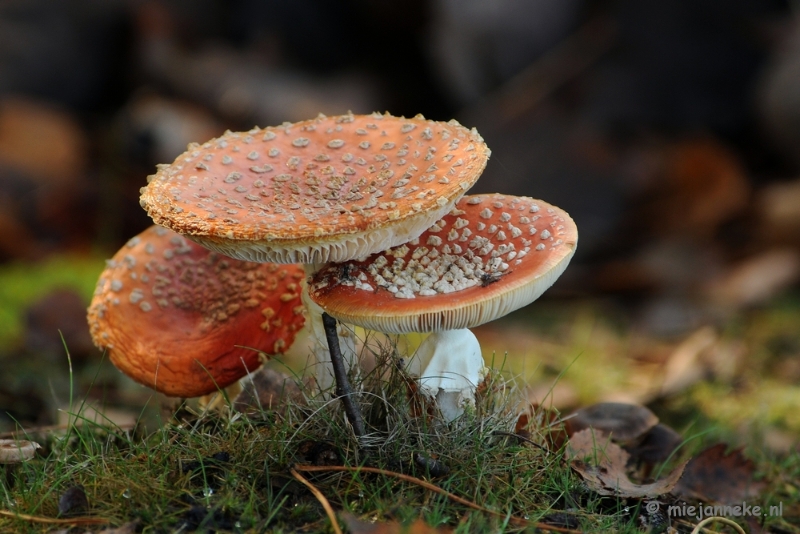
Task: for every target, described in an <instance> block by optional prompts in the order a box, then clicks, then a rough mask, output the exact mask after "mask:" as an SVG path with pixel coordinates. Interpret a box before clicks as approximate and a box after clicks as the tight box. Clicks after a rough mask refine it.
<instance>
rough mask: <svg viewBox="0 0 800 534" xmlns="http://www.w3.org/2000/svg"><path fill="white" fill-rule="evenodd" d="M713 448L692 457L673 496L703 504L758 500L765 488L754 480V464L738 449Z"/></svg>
mask: <svg viewBox="0 0 800 534" xmlns="http://www.w3.org/2000/svg"><path fill="white" fill-rule="evenodd" d="M727 448H728V446H727V445H725V444H724V443H720V444H718V445H714V446H713V447H710V448H708V449H706V450H704V451H703V452H701V453H700V454H699V455H697V456H696V457H694V458H692V459H691V460H690V461H689V462H688V465H687V466H686V470H685V472H684V473H683V476H682V477H681V479H680V480H679V481H678V484H677V485H676V486H675V493H677V494H679V495H681V496H682V497H684V498H687V499H697V500H699V501H702V502H705V503H710V502H713V503H720V504H736V503H741V502H743V501H745V500H747V499H752V498H753V497H757V496H758V495H759V494H760V493H761V492H762V491H763V490H764V487H765V486H766V483H765V482H763V481H756V480H754V479H753V475H754V473H755V464H754V463H753V462H752V460H749V459H748V458H745V456H744V455H743V454H742V451H741V449H735V450H733V451H731V452H730V453H728V454H725V451H726V450H727Z"/></svg>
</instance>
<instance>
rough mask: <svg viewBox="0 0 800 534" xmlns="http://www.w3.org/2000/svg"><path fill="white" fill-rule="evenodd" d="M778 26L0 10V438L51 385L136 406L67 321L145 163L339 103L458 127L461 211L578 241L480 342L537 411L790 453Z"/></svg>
mask: <svg viewBox="0 0 800 534" xmlns="http://www.w3.org/2000/svg"><path fill="white" fill-rule="evenodd" d="M798 14H799V12H798V10H797V4H796V3H794V2H790V1H788V0H786V1H779V0H726V1H712V0H670V1H669V2H664V1H661V0H616V1H614V0H609V1H591V0H402V1H401V0H381V1H368V0H60V1H59V2H50V1H46V0H4V1H3V2H0V433H2V432H4V431H6V432H7V431H9V430H12V429H14V428H15V427H17V426H18V425H22V426H26V427H28V426H31V425H57V424H59V421H60V419H59V418H60V417H61V418H62V419H61V420H62V421H63V411H61V412H59V410H64V409H67V408H68V407H69V403H70V383H72V384H73V386H74V389H73V391H72V399H73V402H74V401H75V399H79V400H80V401H81V402H85V403H87V404H88V405H91V406H97V407H98V409H99V407H100V406H102V407H103V411H104V413H105V417H109V418H111V419H112V420H114V421H117V422H119V423H120V424H132V422H133V421H135V419H136V417H137V416H138V414H139V409H140V408H138V407H140V406H141V405H143V404H144V403H146V402H148V400H149V401H150V402H151V403H154V401H153V398H154V397H153V395H152V394H151V392H149V391H148V390H145V389H143V388H140V387H138V386H135V385H133V384H131V383H128V382H125V381H124V380H123V379H122V377H121V375H120V374H119V373H118V372H117V371H116V370H115V369H114V368H113V367H112V366H110V364H108V362H106V361H103V360H102V354H101V353H99V352H98V351H97V350H96V349H94V347H93V346H92V343H91V339H90V338H89V335H88V328H87V327H86V321H85V308H86V306H87V304H88V299H89V298H90V296H91V293H92V289H93V286H94V283H95V281H96V280H97V276H98V275H99V273H100V271H101V270H102V269H103V266H104V264H103V259H104V258H106V257H110V256H111V255H112V254H113V253H114V252H115V251H116V250H117V249H118V248H119V247H120V246H121V245H122V244H123V243H124V242H125V241H126V240H127V239H129V238H130V237H131V236H133V235H135V234H137V233H138V232H140V231H142V230H143V229H144V228H146V227H147V226H149V225H150V224H151V222H150V220H149V219H148V218H147V216H146V215H145V213H144V212H143V210H142V209H141V208H140V207H139V203H138V196H139V188H140V187H141V186H143V185H144V184H145V179H146V176H147V175H148V174H152V173H153V172H154V170H155V165H156V164H157V163H168V162H171V161H172V160H173V159H174V158H175V157H176V156H177V155H178V154H179V153H181V152H182V151H183V150H184V149H185V147H186V144H187V143H189V142H192V141H199V142H202V141H205V140H207V139H210V138H212V137H216V136H218V135H220V134H221V133H222V132H223V131H224V130H225V129H231V130H244V129H250V128H252V127H253V125H259V126H262V127H263V126H268V125H276V124H280V123H282V122H284V121H296V120H303V119H307V118H312V117H314V116H316V115H317V114H318V113H320V112H322V113H325V114H328V115H332V114H339V113H344V112H346V111H348V110H352V111H353V112H355V113H369V112H372V111H388V112H390V113H392V114H394V115H406V116H413V115H416V114H417V113H422V114H424V115H425V116H426V117H428V118H432V119H436V120H449V119H451V118H456V119H458V120H459V121H460V122H461V123H462V124H464V125H466V126H468V127H476V128H477V129H478V131H479V132H480V133H481V134H482V135H483V136H484V138H485V139H486V141H487V143H488V145H489V146H490V147H491V149H492V158H491V160H490V162H489V165H488V168H487V170H486V173H485V174H484V176H483V177H482V178H481V180H480V181H479V182H478V184H477V185H476V187H475V188H474V189H473V191H472V192H495V191H496V192H503V193H510V194H516V195H528V196H533V197H536V198H541V199H544V200H546V201H548V202H551V203H553V204H556V205H558V206H560V207H562V208H564V209H566V210H567V211H568V212H569V213H570V214H571V215H572V216H573V218H574V219H575V221H576V222H577V224H578V227H579V229H580V236H581V237H580V246H579V248H578V252H577V255H576V257H575V259H574V260H573V263H572V265H571V266H570V268H569V269H568V270H567V273H566V274H565V275H564V276H563V277H562V279H560V280H559V282H558V283H557V284H556V285H555V286H554V287H553V288H552V289H551V290H550V291H549V292H548V294H547V295H546V296H545V297H544V298H543V299H541V301H540V302H537V303H534V304H533V305H532V306H530V307H529V308H528V309H526V310H522V311H520V312H518V313H515V314H513V315H512V316H511V317H509V318H508V319H507V320H504V321H498V322H496V323H492V324H490V325H486V326H484V327H481V328H479V329H477V330H476V332H477V333H478V335H479V338H480V339H481V341H482V343H483V345H484V351H485V355H486V357H487V359H492V361H493V362H494V363H495V365H496V366H500V365H501V364H502V365H504V366H505V367H504V369H506V370H509V372H513V373H517V374H520V376H521V377H522V379H523V380H525V381H526V382H527V383H528V384H529V386H530V390H529V391H530V398H531V400H532V401H536V402H540V403H548V404H553V405H555V406H556V407H557V408H559V409H561V410H570V409H572V408H575V407H577V406H580V405H582V404H586V403H589V402H594V401H597V400H629V401H634V402H640V403H646V404H648V405H650V406H652V407H655V408H656V409H657V410H659V411H660V414H661V415H662V416H663V417H667V418H669V417H671V418H672V421H673V422H674V424H675V425H676V426H677V427H679V428H680V429H681V430H686V429H687V427H688V426H691V425H694V424H701V426H702V424H713V425H718V427H719V428H721V429H722V430H720V432H721V433H726V435H728V436H729V437H730V439H733V440H738V441H740V442H742V441H747V442H754V441H755V442H758V443H763V444H764V445H765V446H766V447H769V448H770V449H774V450H778V451H785V450H787V449H789V448H792V447H796V446H797V443H798V439H800V410H798V407H800V293H798V281H800V24H799V23H800V19H799V18H798ZM509 331H511V335H510V334H509ZM62 336H63V339H62ZM65 346H66V347H68V349H69V352H70V358H67V351H66V349H65ZM155 404H157V402H155ZM132 407H134V408H132ZM59 414H61V415H59ZM715 428H716V427H715Z"/></svg>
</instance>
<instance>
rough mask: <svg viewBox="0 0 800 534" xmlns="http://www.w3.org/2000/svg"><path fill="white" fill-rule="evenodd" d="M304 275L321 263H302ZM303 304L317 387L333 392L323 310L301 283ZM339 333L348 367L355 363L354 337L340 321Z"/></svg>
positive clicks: (331, 370) (306, 287)
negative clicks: (323, 323)
mask: <svg viewBox="0 0 800 534" xmlns="http://www.w3.org/2000/svg"><path fill="white" fill-rule="evenodd" d="M303 267H304V269H305V271H306V275H307V276H311V275H312V274H314V273H315V272H316V271H317V270H318V268H319V267H321V265H317V264H305V265H303ZM301 296H302V299H303V305H304V306H305V307H306V324H307V325H308V328H309V333H310V336H309V344H310V347H309V348H310V350H311V353H312V355H313V359H314V361H313V366H314V376H315V378H316V380H317V387H319V390H320V391H321V392H323V393H326V392H333V386H334V384H335V382H336V381H335V378H334V375H333V365H332V364H331V353H330V350H328V342H327V340H326V339H325V327H324V326H323V325H322V312H323V311H324V310H323V309H322V308H320V307H319V305H318V304H316V303H315V302H314V301H313V300H311V298H310V297H309V296H308V286H307V285H306V284H303V292H302V295H301ZM337 333H338V334H339V347H340V349H341V352H342V358H343V359H344V361H345V363H346V364H347V368H348V369H352V368H353V367H355V365H356V339H355V336H354V335H353V332H352V331H351V330H349V329H348V328H347V327H346V326H345V325H343V324H342V323H338V325H337Z"/></svg>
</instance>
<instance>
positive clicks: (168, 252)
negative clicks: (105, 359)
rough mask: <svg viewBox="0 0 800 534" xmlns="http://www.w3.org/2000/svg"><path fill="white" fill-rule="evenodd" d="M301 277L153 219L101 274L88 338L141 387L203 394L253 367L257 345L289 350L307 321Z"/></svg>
mask: <svg viewBox="0 0 800 534" xmlns="http://www.w3.org/2000/svg"><path fill="white" fill-rule="evenodd" d="M303 278H304V273H303V269H302V268H301V267H300V266H298V265H276V264H268V263H252V262H244V261H239V260H234V259H232V258H229V257H227V256H223V255H220V254H217V253H215V252H211V251H210V250H208V249H206V248H203V247H201V246H199V245H197V244H195V243H192V242H191V241H189V240H187V239H186V238H184V237H183V236H180V235H178V234H176V233H174V232H172V231H170V230H167V229H166V228H161V227H158V226H153V227H150V228H149V229H147V230H145V231H144V232H142V233H141V234H139V235H138V236H136V237H134V238H133V239H131V240H130V241H128V243H127V244H126V245H125V246H124V247H123V248H122V249H121V250H120V251H119V252H117V254H116V255H115V256H114V257H113V258H112V259H111V260H109V261H108V266H107V267H106V269H105V270H104V271H103V273H102V274H101V275H100V279H99V281H98V283H97V289H96V291H95V294H94V298H93V299H92V303H91V305H90V307H89V313H88V320H89V326H90V331H91V334H92V339H93V340H94V343H95V344H96V345H97V346H98V347H100V348H102V349H107V350H108V353H109V357H110V359H111V361H112V362H113V363H114V365H116V366H117V367H118V368H119V369H120V370H121V371H122V372H124V373H125V374H127V375H128V376H130V377H131V378H133V379H134V380H136V381H137V382H139V383H141V384H144V385H145V386H148V387H150V388H153V389H155V390H157V391H160V392H162V393H165V394H166V395H171V396H179V397H197V396H201V395H206V394H208V393H211V392H213V391H216V390H217V389H220V388H224V387H226V386H228V385H230V384H232V383H233V382H235V381H236V380H238V379H239V378H241V377H243V376H245V375H246V374H247V373H248V372H249V371H253V370H255V369H256V368H258V367H259V366H260V365H261V363H260V361H259V351H260V352H262V353H265V354H278V353H281V352H283V351H284V350H285V349H287V348H289V346H290V345H291V344H292V342H293V341H294V337H295V334H296V332H297V331H298V330H299V329H300V328H302V326H303V322H304V319H303V313H302V311H303V306H302V304H301V300H300V284H301V282H302V280H303ZM249 347H252V348H249ZM253 349H256V350H253Z"/></svg>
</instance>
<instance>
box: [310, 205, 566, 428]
mask: <svg viewBox="0 0 800 534" xmlns="http://www.w3.org/2000/svg"><path fill="white" fill-rule="evenodd" d="M577 240H578V232H577V228H576V227H575V224H574V222H573V221H572V219H570V217H569V215H567V214H566V213H565V212H564V211H563V210H561V209H559V208H556V207H554V206H551V205H549V204H547V203H545V202H542V201H540V200H534V199H531V198H526V197H515V196H509V195H499V194H491V195H475V196H467V197H464V198H462V199H461V200H459V202H458V203H457V204H456V207H455V209H453V210H452V211H451V212H450V213H449V214H448V215H446V216H444V217H442V219H441V220H439V221H438V222H436V223H435V224H434V225H433V226H431V227H430V228H428V229H427V230H426V231H425V232H423V233H422V234H421V235H420V237H419V238H416V239H413V240H411V241H410V242H408V243H405V244H403V245H400V246H398V247H393V248H391V249H388V250H386V251H384V252H380V253H378V254H373V255H372V256H370V257H368V258H366V259H364V260H361V261H350V262H346V263H339V264H333V263H332V264H328V265H326V266H323V267H322V268H321V269H320V270H319V271H318V272H317V273H316V274H315V275H314V276H313V277H312V278H311V280H310V281H309V294H310V296H311V299H312V300H313V301H314V302H316V303H317V304H318V305H319V306H320V307H321V308H322V309H324V310H325V311H326V312H327V313H328V314H330V315H331V316H333V317H335V318H337V319H338V320H340V321H343V322H346V323H351V324H355V325H358V326H362V327H364V328H369V329H372V330H377V331H380V332H385V333H406V332H434V334H433V336H431V337H430V338H428V339H429V340H431V341H428V340H426V342H425V343H423V345H422V346H421V347H420V350H418V351H417V355H416V357H417V359H418V360H419V361H418V362H417V363H416V364H415V365H416V368H418V369H419V370H420V377H421V385H422V386H423V388H426V389H427V390H428V392H429V394H431V395H435V396H437V398H438V397H440V396H441V395H442V394H450V395H452V396H454V397H455V399H449V400H448V404H449V405H452V406H455V407H456V409H455V410H449V411H447V413H445V414H443V415H444V416H445V417H446V418H447V419H452V418H454V417H456V416H457V415H458V413H460V411H461V408H460V406H461V404H463V402H470V399H471V398H472V393H474V391H475V388H476V387H477V381H478V380H479V379H480V377H481V376H482V373H483V359H482V358H481V357H480V349H479V346H478V343H477V340H476V339H475V337H474V336H473V335H472V333H471V332H469V330H467V329H468V328H471V327H473V326H478V325H481V324H483V323H486V322H489V321H492V320H494V319H497V318H499V317H502V316H504V315H506V314H508V313H510V312H512V311H514V310H516V309H518V308H521V307H522V306H525V305H527V304H529V303H531V302H533V301H534V300H536V299H537V298H538V297H539V296H540V295H541V294H542V293H543V292H544V291H545V290H546V289H547V288H548V287H550V286H551V285H552V284H553V282H555V280H556V279H557V278H558V277H559V276H560V275H561V273H562V272H563V271H564V269H566V267H567V264H568V263H569V260H570V258H572V255H573V254H574V252H575V247H576V245H577ZM412 361H413V360H412ZM445 380H447V381H449V382H450V385H449V386H448V385H446V383H445ZM440 404H441V403H440Z"/></svg>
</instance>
